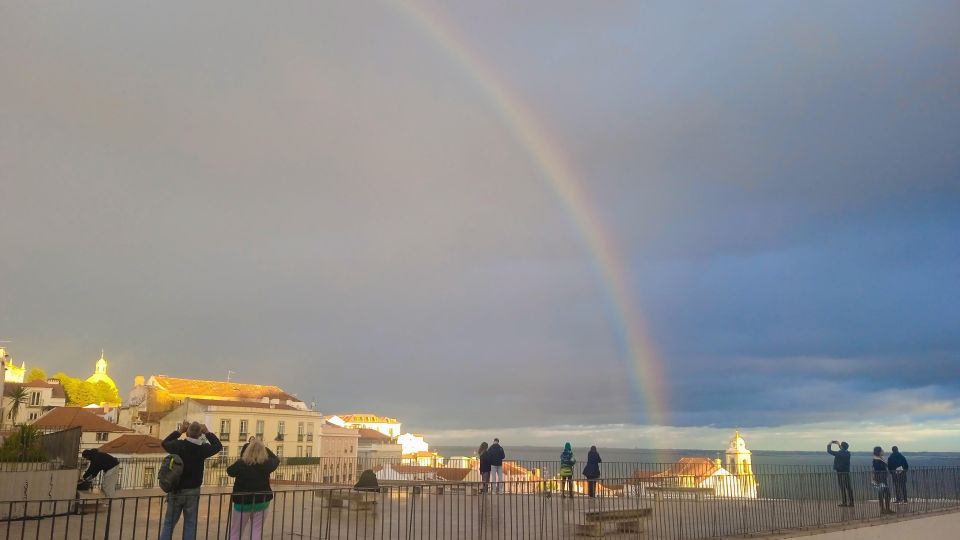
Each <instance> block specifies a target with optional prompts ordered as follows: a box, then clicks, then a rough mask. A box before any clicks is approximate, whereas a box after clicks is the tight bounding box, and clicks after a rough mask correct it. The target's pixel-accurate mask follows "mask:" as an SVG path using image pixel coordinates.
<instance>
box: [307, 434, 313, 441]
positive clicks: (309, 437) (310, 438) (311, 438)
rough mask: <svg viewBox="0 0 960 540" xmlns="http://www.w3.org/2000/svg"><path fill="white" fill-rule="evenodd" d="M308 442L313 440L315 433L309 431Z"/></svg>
mask: <svg viewBox="0 0 960 540" xmlns="http://www.w3.org/2000/svg"><path fill="white" fill-rule="evenodd" d="M307 442H313V433H307Z"/></svg>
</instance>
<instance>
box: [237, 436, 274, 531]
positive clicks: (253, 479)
mask: <svg viewBox="0 0 960 540" xmlns="http://www.w3.org/2000/svg"><path fill="white" fill-rule="evenodd" d="M279 466H280V458H278V457H277V456H276V454H274V453H273V452H271V451H270V449H269V448H267V447H266V446H264V444H263V442H261V441H260V440H259V439H254V440H252V441H250V442H248V443H247V444H246V445H245V446H244V450H243V452H242V454H241V455H240V459H238V460H237V461H236V462H235V463H234V464H233V465H230V466H229V467H227V475H229V476H231V477H233V478H236V480H235V481H234V482H233V495H231V496H230V501H231V502H232V503H233V510H232V511H231V513H230V539H231V540H239V538H240V535H241V533H242V532H243V531H250V537H251V538H252V539H253V540H259V539H260V537H261V534H262V533H263V516H264V514H265V513H266V510H267V508H268V507H269V506H270V501H271V500H273V492H272V491H271V488H270V474H271V473H273V471H275V470H277V467H279Z"/></svg>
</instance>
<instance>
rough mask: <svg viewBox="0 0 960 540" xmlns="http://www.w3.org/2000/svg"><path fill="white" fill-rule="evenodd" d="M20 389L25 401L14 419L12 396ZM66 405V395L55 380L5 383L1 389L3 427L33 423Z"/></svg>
mask: <svg viewBox="0 0 960 540" xmlns="http://www.w3.org/2000/svg"><path fill="white" fill-rule="evenodd" d="M21 388H22V389H23V390H25V391H26V401H24V402H23V403H21V404H20V406H19V408H18V410H17V411H16V418H14V410H13V409H14V407H13V395H14V394H15V393H16V392H17V391H18V390H19V389H21ZM66 404H67V395H66V393H65V392H64V391H63V386H62V385H61V384H60V381H58V380H57V379H47V380H46V381H30V382H28V383H6V384H5V385H4V387H3V411H4V412H3V414H4V425H6V426H10V425H14V424H26V423H30V422H33V421H35V420H37V419H38V418H40V416H42V415H43V413H45V412H47V411H49V410H50V409H53V408H54V407H63V406H65V405H66Z"/></svg>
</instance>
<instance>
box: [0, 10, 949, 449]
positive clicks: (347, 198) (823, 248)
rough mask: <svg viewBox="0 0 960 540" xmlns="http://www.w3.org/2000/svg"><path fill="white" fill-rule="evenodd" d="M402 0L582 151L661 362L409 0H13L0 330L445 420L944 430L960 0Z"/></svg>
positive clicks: (63, 367)
mask: <svg viewBox="0 0 960 540" xmlns="http://www.w3.org/2000/svg"><path fill="white" fill-rule="evenodd" d="M416 4H417V5H418V6H420V9H421V10H422V11H423V12H425V13H430V14H433V16H435V17H436V21H439V22H438V24H442V25H443V26H444V28H445V30H446V32H448V33H449V35H450V36H456V39H457V40H459V41H460V43H459V46H462V47H464V48H465V49H468V50H470V51H471V52H472V53H473V54H475V55H476V56H477V58H478V59H479V60H480V61H482V62H483V64H484V65H485V66H488V69H489V70H490V73H492V75H487V76H495V77H496V78H497V80H499V81H502V84H503V85H504V87H505V88H506V89H508V90H509V91H510V93H511V95H513V96H515V99H516V100H517V103H519V104H520V105H522V106H523V107H524V108H526V109H528V110H529V111H531V115H532V116H533V117H535V118H536V119H537V121H538V122H539V123H540V124H541V125H542V127H543V130H544V134H543V135H544V138H545V139H546V140H548V141H549V143H550V144H551V145H553V151H555V152H557V153H558V154H559V155H562V156H563V157H564V159H566V160H567V161H568V162H569V163H570V166H571V170H572V171H574V172H575V174H576V176H577V181H578V182H580V184H581V186H582V188H583V200H582V202H583V203H584V204H586V205H588V207H589V210H590V212H591V213H592V215H594V216H596V219H597V222H598V224H600V225H601V226H602V227H603V228H604V230H605V234H606V235H607V236H608V238H609V240H610V242H611V245H612V246H614V251H615V255H616V256H617V257H618V258H619V259H620V260H622V261H623V270H624V275H625V276H626V280H627V284H626V285H628V287H629V289H632V291H633V293H632V295H633V296H632V297H630V298H618V299H617V300H619V301H622V302H624V303H625V304H627V305H629V306H631V307H632V309H634V310H635V311H637V312H638V313H640V314H641V315H642V317H643V319H644V320H645V321H646V325H647V326H646V328H645V329H644V330H645V331H646V333H647V334H648V335H649V337H650V340H651V343H652V351H651V352H652V353H655V355H656V358H658V359H659V362H661V363H662V368H663V375H662V378H661V379H660V380H653V381H650V380H640V379H638V378H637V377H638V373H639V374H640V375H639V376H640V377H642V376H643V375H644V373H643V371H642V370H640V371H638V370H636V369H635V367H633V366H632V365H631V360H630V359H629V357H628V356H627V355H625V353H624V351H623V347H622V344H621V342H620V338H619V337H618V330H617V324H618V322H619V321H618V320H617V318H616V317H615V316H611V310H610V307H609V305H608V301H609V299H608V297H607V296H606V295H607V287H608V284H607V283H605V282H604V281H603V280H602V279H600V278H598V276H597V273H596V271H595V265H596V261H595V258H594V254H593V253H592V252H591V251H590V249H588V248H589V246H587V245H585V244H584V241H583V239H582V235H581V231H580V230H579V229H578V228H577V224H576V222H575V220H574V219H573V217H572V216H571V215H570V213H569V211H568V209H567V208H566V207H565V205H564V203H563V201H562V200H560V199H559V198H558V196H557V194H556V192H555V191H554V190H553V189H552V188H551V186H550V183H549V179H546V178H545V177H544V173H543V171H542V170H541V168H540V167H539V166H538V163H537V160H536V157H535V156H534V155H532V153H531V148H530V147H529V145H528V144H525V142H524V141H523V140H520V139H518V137H517V134H516V132H515V130H513V129H512V128H511V126H510V125H509V119H505V118H504V117H503V111H502V110H501V109H500V108H498V105H497V103H495V102H494V101H492V100H491V98H490V96H489V95H488V93H486V92H485V91H484V88H483V84H482V83H478V78H480V79H482V77H483V76H484V75H482V73H483V72H482V71H479V69H478V68H477V67H476V66H470V65H465V64H464V63H463V62H462V60H460V59H458V57H457V55H456V54H452V53H451V46H450V45H449V44H445V43H443V42H442V41H439V40H438V39H437V38H436V36H432V35H431V34H430V33H429V32H427V31H425V30H424V24H423V21H421V20H417V18H416V16H415V15H411V13H410V12H408V11H406V10H404V9H401V8H399V7H398V5H397V4H395V3H391V2H364V3H356V2H330V3H323V4H316V3H291V4H289V5H286V6H283V7H282V8H281V7H277V6H266V5H260V4H257V3H230V4H218V3H215V2H214V3H209V4H204V5H200V6H189V8H188V9H184V8H183V7H178V6H173V5H138V6H133V5H128V4H126V3H122V2H91V3H84V4H83V5H75V4H71V3H45V4H42V5H38V4H20V3H13V2H0V164H2V167H0V220H2V223H3V226H2V227H0V340H11V341H12V342H11V343H10V344H9V350H10V352H11V354H12V355H13V356H14V358H15V359H16V360H17V361H18V362H19V361H26V362H27V365H28V366H39V367H43V368H45V369H46V370H47V372H48V373H49V374H52V373H54V372H57V371H65V372H67V373H69V374H71V375H74V376H81V375H83V376H86V375H87V374H88V373H89V372H92V370H93V365H94V362H95V361H96V360H97V358H99V353H100V349H101V348H103V349H105V352H106V357H107V359H108V360H110V362H111V364H110V372H111V375H112V376H113V377H114V379H115V380H116V381H117V383H118V385H119V386H120V390H121V393H122V394H125V393H126V392H127V391H128V390H129V388H130V387H131V386H132V381H133V377H134V376H135V375H151V374H160V373H163V374H167V375H171V376H179V377H193V378H203V379H220V380H222V379H225V378H226V377H227V373H228V371H232V372H234V374H233V375H232V377H233V378H234V379H235V380H238V381H242V382H259V383H271V384H276V385H278V386H281V387H283V388H284V389H286V390H288V391H290V392H293V393H296V394H297V395H298V396H299V397H300V398H301V399H303V400H304V401H307V402H315V403H316V406H317V409H318V410H321V411H323V412H328V413H339V412H349V411H364V412H366V411H369V412H375V413H378V414H383V415H388V416H394V417H398V418H400V419H401V420H402V421H403V422H404V427H405V428H406V429H410V430H412V431H416V432H422V433H425V434H428V435H432V436H433V437H435V439H436V441H433V440H431V441H430V442H432V443H433V444H460V443H461V442H463V443H464V444H466V443H467V442H468V441H469V440H471V438H476V437H477V436H478V435H479V434H481V433H489V432H492V431H497V432H498V433H506V434H508V436H509V437H510V438H511V440H513V441H514V442H515V443H516V444H525V443H529V444H540V443H541V442H542V443H549V442H550V441H551V440H552V439H551V438H552V437H557V438H560V437H570V438H574V439H576V441H577V442H578V444H587V443H588V442H589V440H598V441H604V444H610V445H613V446H619V447H628V448H631V447H635V446H639V447H654V448H656V447H660V448H666V447H677V446H680V447H686V448H690V447H698V446H704V445H709V446H705V447H707V448H713V447H715V446H717V445H718V444H720V443H722V442H723V441H725V440H726V438H728V435H727V433H728V432H729V431H730V430H731V429H734V428H737V427H739V428H743V429H744V430H745V431H747V432H752V433H753V434H754V435H753V436H752V438H751V447H753V448H764V449H788V448H796V449H819V448H820V447H821V446H823V443H824V442H825V441H826V440H830V439H833V438H837V437H841V436H847V437H848V438H850V439H856V440H857V441H858V443H860V444H861V445H863V446H866V445H868V444H870V441H871V440H872V438H883V437H889V438H891V439H893V438H897V437H899V439H897V440H896V441H895V440H890V441H888V444H895V443H896V442H898V441H901V442H903V445H904V446H906V445H907V444H909V445H910V446H911V447H913V448H914V449H916V450H960V435H957V433H958V431H957V427H958V426H960V382H958V381H960V379H958V378H957V373H958V368H960V334H958V333H957V331H956V328H957V323H958V322H960V152H957V148H960V102H958V100H957V96H958V95H960V42H958V41H957V40H956V38H955V36H954V34H955V29H956V28H957V27H960V6H958V5H957V4H956V3H955V2H924V3H922V4H912V3H911V4H905V3H901V2H886V1H883V2H871V3H870V4H869V7H866V8H865V7H864V5H862V4H858V3H856V2H851V3H836V2H805V3H802V4H801V3H796V4H794V3H775V4H766V3H757V2H727V3H724V4H722V5H721V4H712V3H700V4H688V5H685V6H684V5H676V4H675V3H672V2H644V3H631V2H622V3H621V2H610V3H606V4H605V5H604V6H603V7H602V8H600V7H597V6H586V5H584V4H582V3H579V2H565V1H562V2H556V1H551V2H540V1H536V2H529V3H526V4H524V6H523V7H522V9H521V8H519V7H517V6H509V5H501V4H499V3H482V4H477V3H473V2H417V3H416ZM645 385H646V386H652V387H654V388H656V389H658V391H659V392H661V393H662V396H663V406H664V410H665V414H664V417H663V421H664V423H665V424H666V425H663V426H650V425H648V423H649V421H650V418H651V417H650V412H651V411H648V410H646V407H645V406H643V405H642V404H643V403H645V396H644V395H637V393H636V392H637V390H636V389H637V388H644V387H645ZM851 433H853V434H852V435H851ZM428 440H430V439H428ZM684 441H690V443H684ZM714 441H717V442H714ZM881 442H887V439H883V441H881Z"/></svg>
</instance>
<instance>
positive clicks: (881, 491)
mask: <svg viewBox="0 0 960 540" xmlns="http://www.w3.org/2000/svg"><path fill="white" fill-rule="evenodd" d="M888 470H889V467H888V466H887V462H886V460H884V459H883V448H880V447H879V446H874V447H873V487H875V488H877V499H878V501H879V502H880V513H881V514H895V513H896V512H894V511H893V510H891V509H890V487H889V486H888V485H887V471H888Z"/></svg>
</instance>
